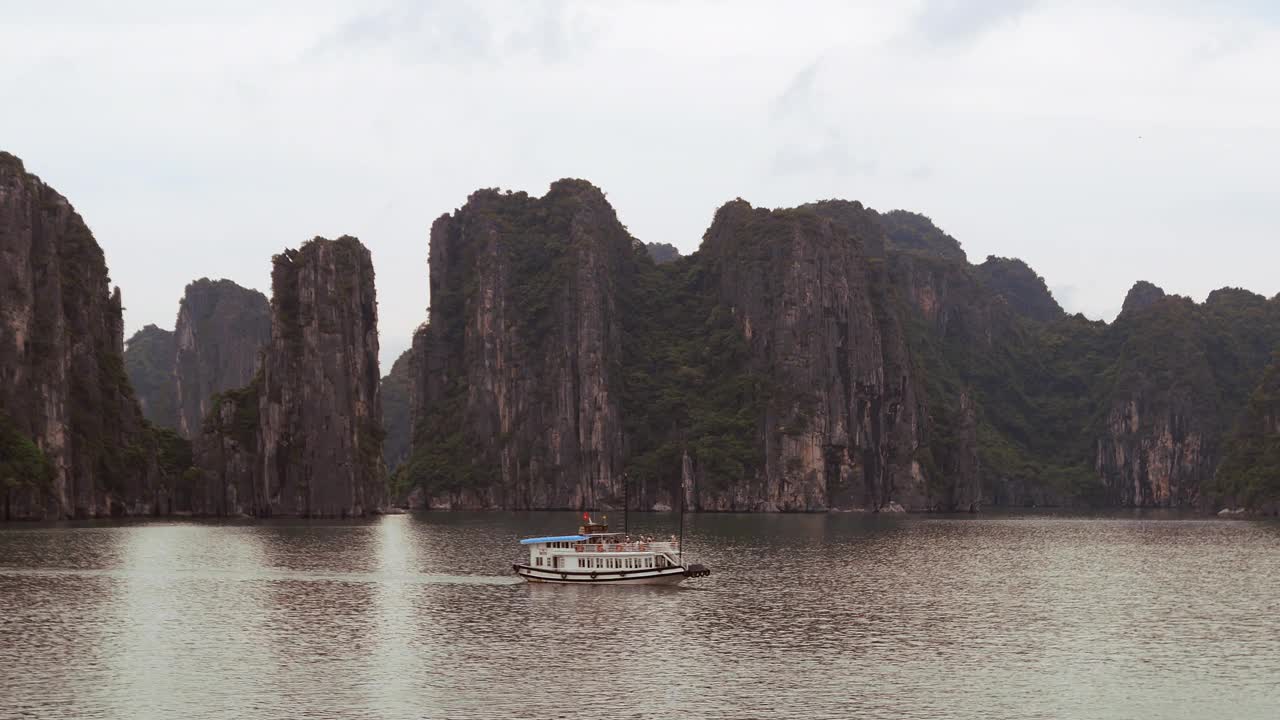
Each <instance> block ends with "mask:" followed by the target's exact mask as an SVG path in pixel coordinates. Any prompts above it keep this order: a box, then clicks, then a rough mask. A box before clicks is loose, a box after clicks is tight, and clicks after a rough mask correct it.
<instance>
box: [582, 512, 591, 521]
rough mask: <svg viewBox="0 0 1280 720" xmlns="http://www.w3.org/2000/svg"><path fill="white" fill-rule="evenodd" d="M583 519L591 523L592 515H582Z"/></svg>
mask: <svg viewBox="0 0 1280 720" xmlns="http://www.w3.org/2000/svg"><path fill="white" fill-rule="evenodd" d="M582 519H583V520H586V521H587V522H591V514H590V513H582Z"/></svg>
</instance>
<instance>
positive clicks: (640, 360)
mask: <svg viewBox="0 0 1280 720" xmlns="http://www.w3.org/2000/svg"><path fill="white" fill-rule="evenodd" d="M707 264H708V259H707V257H706V255H705V254H694V255H692V256H689V257H685V258H680V259H678V260H675V261H672V262H668V263H663V264H660V265H659V264H655V262H654V261H653V260H652V258H651V257H650V256H649V255H648V254H647V253H646V252H643V251H637V252H636V258H635V263H634V264H633V265H632V267H633V274H631V275H629V276H625V277H624V278H622V282H621V283H620V285H621V292H620V297H619V302H618V305H619V313H620V315H621V316H622V318H623V323H624V325H623V328H624V330H623V336H622V355H621V361H620V363H619V367H618V369H617V372H618V375H619V377H620V378H621V385H622V388H623V391H622V406H621V410H622V416H623V426H624V428H625V430H626V433H627V437H628V438H629V440H630V442H631V453H630V455H629V457H628V461H627V464H626V471H627V473H628V474H629V475H630V477H631V478H633V479H634V480H637V481H639V482H640V483H642V484H643V485H645V486H648V487H662V488H665V489H667V490H668V491H670V492H674V491H675V490H676V489H677V488H678V487H679V485H678V483H679V481H680V474H681V463H682V458H683V455H684V453H685V452H686V451H687V452H688V453H689V456H690V459H691V460H692V461H693V462H695V463H697V465H698V467H699V469H700V470H701V471H702V472H703V474H704V476H705V477H706V478H707V479H708V480H709V481H710V483H711V485H712V487H713V488H716V489H724V488H727V487H729V486H731V485H732V484H733V483H734V482H737V481H740V480H742V479H743V478H747V477H752V476H753V475H754V474H755V472H756V471H757V470H758V469H759V468H760V467H761V465H762V462H763V459H764V452H763V448H762V447H760V446H759V444H758V443H756V442H755V437H756V436H757V435H758V433H759V425H760V422H761V419H762V417H763V414H764V403H765V402H766V401H767V399H768V392H767V387H766V383H765V380H764V378H762V377H759V376H758V375H756V374H754V373H753V372H752V371H751V368H750V360H751V357H750V353H749V350H748V347H747V343H746V340H745V339H744V338H743V336H742V332H741V330H740V329H739V328H738V325H737V322H736V321H735V320H734V317H733V313H732V311H731V310H730V309H729V308H727V307H725V306H724V305H723V304H720V303H719V302H718V301H717V300H716V295H717V292H716V287H715V285H714V283H715V278H714V276H713V275H712V274H711V272H710V271H709V268H708V267H707Z"/></svg>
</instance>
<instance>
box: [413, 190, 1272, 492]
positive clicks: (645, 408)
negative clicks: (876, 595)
mask: <svg viewBox="0 0 1280 720" xmlns="http://www.w3.org/2000/svg"><path fill="white" fill-rule="evenodd" d="M430 266H431V277H432V280H431V286H432V292H431V297H432V305H431V309H430V313H429V322H428V323H427V324H426V325H425V326H424V329H423V330H421V331H420V332H419V337H418V338H417V339H416V341H415V353H416V354H417V356H418V357H419V358H420V361H419V362H418V363H416V365H415V371H414V376H413V378H412V384H413V388H414V389H413V391H412V393H413V396H414V397H413V401H412V412H411V416H412V417H414V418H417V420H416V423H415V430H414V433H413V435H414V440H413V452H412V455H411V457H410V460H409V462H408V463H407V464H406V465H405V466H404V467H403V472H402V473H401V476H400V478H399V480H400V482H401V483H403V484H404V485H405V486H406V487H407V488H419V489H421V490H422V491H423V492H422V493H421V497H422V498H423V501H424V502H425V503H427V504H428V505H432V506H441V507H512V508H523V507H529V508H541V507H617V506H618V504H619V503H620V502H621V499H620V496H621V489H620V487H619V486H618V478H619V477H620V476H627V477H630V478H631V483H632V485H633V486H634V488H633V492H634V494H633V495H632V499H633V501H635V502H637V503H639V504H640V505H641V506H649V505H654V506H672V505H673V503H675V502H676V501H677V495H679V494H680V493H681V492H683V493H685V495H686V498H685V500H686V501H687V503H688V505H689V506H690V507H697V508H701V509H704V510H802V511H812V510H827V509H866V510H889V509H896V508H900V507H901V508H905V509H912V510H958V509H971V508H977V507H980V506H982V505H1062V504H1068V505H1072V504H1089V505H1123V506H1142V507H1191V506H1204V505H1205V504H1206V503H1211V502H1212V500H1211V498H1209V496H1208V489H1209V488H1210V487H1211V486H1212V485H1213V482H1214V477H1215V473H1216V471H1217V468H1218V467H1219V465H1220V464H1221V462H1222V458H1223V456H1224V452H1226V451H1225V449H1224V446H1225V443H1226V437H1227V435H1228V433H1229V431H1230V429H1231V427H1232V426H1233V423H1234V422H1235V421H1236V419H1237V418H1238V417H1239V416H1240V413H1241V412H1242V410H1243V408H1244V404H1245V401H1246V399H1247V397H1248V394H1249V391H1250V390H1251V389H1252V388H1254V387H1255V386H1256V385H1257V384H1258V382H1259V378H1260V376H1261V374H1262V370H1263V368H1264V367H1265V366H1266V364H1267V362H1268V360H1269V357H1270V355H1269V353H1270V352H1271V350H1272V349H1274V348H1276V347H1277V346H1280V301H1278V300H1266V299H1264V298H1262V297H1260V296H1257V295H1253V294H1252V293H1247V292H1243V291H1235V290H1223V291H1219V292H1217V293H1214V294H1213V295H1212V296H1210V298H1209V300H1207V301H1206V302H1205V303H1203V304H1199V305H1197V304H1195V303H1191V302H1190V301H1187V300H1185V299H1182V298H1171V297H1167V296H1165V295H1164V294H1163V292H1161V291H1159V289H1158V288H1155V287H1154V286H1149V284H1139V285H1138V286H1136V287H1135V290H1134V292H1131V293H1130V297H1129V298H1128V299H1127V300H1126V303H1125V310H1124V312H1122V313H1121V317H1120V318H1118V319H1117V321H1116V322H1115V323H1112V324H1111V325H1107V324H1105V323H1094V322H1090V321H1088V320H1086V319H1084V318H1083V317H1080V316H1068V315H1067V314H1066V313H1065V312H1064V311H1063V310H1062V308H1061V306H1060V305H1059V304H1058V303H1057V301H1056V300H1055V299H1054V298H1053V295H1052V293H1051V292H1050V291H1049V289H1048V287H1047V285H1046V283H1045V281H1044V279H1043V278H1041V277H1040V276H1039V275H1037V274H1036V273H1035V271H1033V270H1032V269H1031V268H1030V267H1028V266H1027V265H1026V264H1025V263H1024V262H1022V261H1021V260H1017V259H1012V258H999V257H989V258H987V260H986V261H984V262H983V263H982V264H980V265H971V264H970V263H969V262H968V260H967V257H966V255H965V253H964V250H963V249H962V248H961V246H960V244H959V242H958V241H956V240H955V239H954V238H952V237H951V236H950V235H947V234H946V233H945V232H943V231H942V230H940V229H938V228H937V227H936V226H935V225H934V224H933V223H932V222H931V221H930V220H929V219H928V218H927V217H925V216H923V215H919V214H916V213H910V212H906V211H893V212H889V213H877V212H875V211H873V210H870V209H867V208H865V207H863V206H862V205H861V204H859V203H856V202H848V201H842V200H825V201H821V202H817V203H812V204H809V205H804V206H801V207H798V208H794V209H788V210H772V211H767V210H761V209H757V208H753V207H752V206H751V205H749V204H747V203H745V202H744V201H741V200H736V201H733V202H730V203H728V204H726V205H725V206H724V207H722V208H721V209H720V210H719V211H718V212H717V213H716V219H715V221H714V222H713V224H712V226H711V229H709V230H708V232H707V234H706V236H704V240H703V244H702V246H701V247H700V248H699V250H698V251H697V252H695V253H694V254H693V255H691V256H687V257H681V258H678V259H676V260H673V261H669V262H666V263H662V264H657V263H656V262H655V261H654V257H653V255H652V251H651V249H650V247H649V246H646V245H644V244H642V243H638V242H635V241H632V240H630V239H629V236H627V234H626V231H625V228H623V226H622V225H621V224H620V223H618V222H617V219H616V215H615V213H614V211H613V209H612V208H611V207H609V206H608V203H607V202H606V201H605V200H604V197H603V194H602V193H600V191H599V190H597V189H596V188H594V187H593V186H591V185H590V184H589V183H586V182H585V181H581V180H565V181H560V182H558V183H556V184H554V185H553V186H552V189H551V192H549V193H548V194H547V195H546V196H544V197H543V198H540V199H539V198H531V197H529V196H527V195H525V194H524V193H515V194H507V195H503V194H501V193H495V192H492V191H484V192H481V193H477V194H475V195H473V196H472V197H471V199H470V200H469V202H468V203H467V205H466V206H465V207H464V208H463V209H462V210H460V211H459V212H458V213H457V214H455V215H454V216H446V217H445V218H442V219H441V220H440V221H437V224H436V227H435V228H434V229H433V232H432V242H431V262H430ZM584 273H586V274H585V275H584ZM565 333H568V334H565ZM584 353H585V354H584ZM502 368H506V369H502ZM495 371H497V372H498V373H499V374H493V373H494V372H495ZM584 393H585V394H584ZM535 408H541V409H538V410H535ZM538 418H542V419H541V420H539V419H538ZM565 420H567V421H568V424H566V425H564V426H560V425H557V424H556V423H558V422H561V421H565ZM548 422H549V423H550V425H548V424H547V423H548ZM544 431H545V432H549V433H550V434H549V435H548V436H546V438H545V439H543V440H535V437H536V436H537V435H538V434H539V433H541V432H544ZM526 433H533V435H528V436H526V435H525V434H526ZM521 438H525V439H523V440H522V439H521ZM566 443H569V444H567V445H566ZM566 471H568V472H566ZM682 488H683V490H682Z"/></svg>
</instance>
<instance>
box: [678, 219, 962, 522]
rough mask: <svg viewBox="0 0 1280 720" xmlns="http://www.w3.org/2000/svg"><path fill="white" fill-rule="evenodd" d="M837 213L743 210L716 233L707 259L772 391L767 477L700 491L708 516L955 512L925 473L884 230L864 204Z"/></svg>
mask: <svg viewBox="0 0 1280 720" xmlns="http://www.w3.org/2000/svg"><path fill="white" fill-rule="evenodd" d="M830 215H832V216H838V217H840V220H839V221H837V220H833V219H831V217H825V216H824V215H823V214H822V213H821V212H820V211H816V210H813V209H797V210H781V211H769V210H763V209H756V208H752V207H751V206H750V205H749V204H747V203H746V202H743V201H736V202H732V203H729V204H727V205H725V206H724V207H722V208H721V209H720V210H719V212H717V213H716V218H715V221H714V222H713V223H712V225H711V228H710V229H709V230H708V231H707V234H706V236H705V238H704V240H703V246H702V248H701V249H700V250H699V254H700V255H701V254H705V255H706V256H707V257H706V261H705V262H706V264H705V267H706V268H707V271H708V272H709V273H710V274H711V275H712V276H713V277H714V278H715V282H716V285H717V294H718V299H719V301H720V303H721V304H722V305H723V306H724V307H725V308H727V309H728V311H729V312H730V313H731V314H732V315H733V316H734V318H735V320H736V322H737V324H738V327H739V328H741V331H742V333H743V335H744V336H745V338H746V340H747V343H748V346H749V352H750V355H751V362H750V364H751V367H752V368H753V369H754V370H755V372H756V373H757V374H759V375H761V376H763V377H765V378H767V382H768V384H769V387H770V388H771V389H772V392H771V396H770V398H769V400H768V402H767V403H765V406H764V413H763V417H761V418H760V420H759V422H760V427H759V428H758V431H757V436H758V437H757V442H758V443H760V445H761V446H762V447H763V448H764V458H763V459H764V464H763V467H761V468H759V469H758V471H757V474H756V476H755V477H754V478H751V479H749V480H748V481H747V482H734V483H727V482H726V483H724V485H723V486H716V485H714V484H713V485H712V486H711V487H705V486H704V485H703V484H701V483H700V484H699V487H698V505H699V507H704V508H709V509H725V510H727V509H750V510H760V509H763V510H793V511H794V510H822V509H828V508H832V507H853V508H864V509H876V508H881V507H887V506H889V505H890V503H893V502H897V503H900V504H901V505H903V506H905V507H907V508H912V509H927V508H931V507H934V506H938V505H945V506H948V507H950V506H951V499H950V497H949V496H948V497H946V498H945V499H944V498H942V497H940V496H938V495H936V494H935V493H933V492H931V488H930V487H929V484H928V483H927V482H926V478H925V477H924V475H923V473H922V469H921V466H920V464H919V463H918V462H916V451H917V449H918V446H919V439H920V436H921V427H920V425H921V421H922V418H921V417H920V408H919V405H918V400H917V398H916V390H915V383H914V380H913V378H912V377H911V373H910V369H909V367H908V362H907V353H906V347H905V342H904V334H903V331H902V328H901V327H900V325H899V321H898V317H897V315H896V312H895V311H896V309H897V308H896V307H895V304H894V300H893V295H892V294H891V293H890V292H889V289H888V288H887V283H888V275H887V272H886V269H885V265H884V262H883V257H879V256H875V255H873V254H871V253H874V252H876V251H877V250H878V249H879V248H880V247H882V246H883V239H882V231H881V229H880V227H879V226H878V225H877V223H876V222H875V219H874V217H873V216H872V215H871V214H870V213H867V212H865V211H863V210H862V208H861V206H858V205H856V204H849V206H848V207H846V208H842V212H839V213H835V212H832V213H830ZM694 461H695V472H698V471H699V468H698V465H699V464H700V463H698V460H697V458H696V457H695V458H694Z"/></svg>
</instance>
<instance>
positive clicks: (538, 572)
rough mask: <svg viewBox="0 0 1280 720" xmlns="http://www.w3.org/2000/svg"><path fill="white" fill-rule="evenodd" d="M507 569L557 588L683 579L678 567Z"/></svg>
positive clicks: (681, 569) (654, 583)
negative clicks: (636, 568)
mask: <svg viewBox="0 0 1280 720" xmlns="http://www.w3.org/2000/svg"><path fill="white" fill-rule="evenodd" d="M511 567H512V569H513V570H515V571H516V575H519V576H520V577H522V578H524V579H525V581H527V582H531V583H556V584H559V585H675V584H677V583H679V582H682V581H683V580H684V579H685V577H687V575H686V574H685V569H684V568H682V567H665V568H661V569H659V568H653V569H643V570H596V571H583V570H552V569H548V568H539V567H530V566H528V565H512V566H511Z"/></svg>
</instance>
